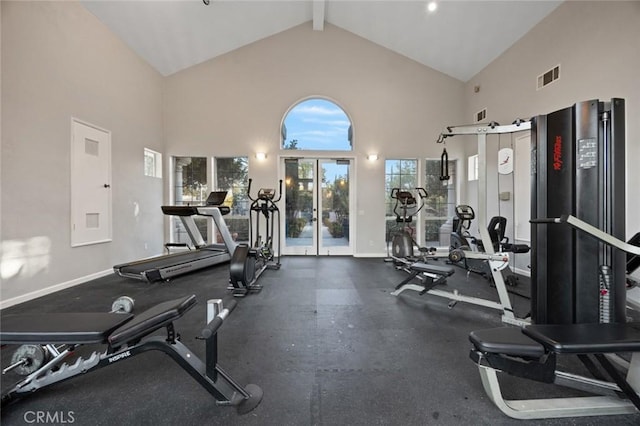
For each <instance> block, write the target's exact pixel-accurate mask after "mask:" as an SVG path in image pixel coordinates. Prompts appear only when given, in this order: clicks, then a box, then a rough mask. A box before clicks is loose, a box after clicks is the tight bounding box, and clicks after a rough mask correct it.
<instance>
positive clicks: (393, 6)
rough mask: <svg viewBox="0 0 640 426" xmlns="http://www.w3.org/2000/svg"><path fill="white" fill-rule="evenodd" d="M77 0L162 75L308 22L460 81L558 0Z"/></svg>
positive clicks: (527, 27)
mask: <svg viewBox="0 0 640 426" xmlns="http://www.w3.org/2000/svg"><path fill="white" fill-rule="evenodd" d="M427 3H428V2H427V1H417V0H412V1H402V0H279V1H274V0H253V1H252V0H209V5H206V4H205V3H204V2H203V0H168V1H167V0H140V1H130V0H129V1H115V0H110V1H106V0H102V1H101V0H85V1H82V4H83V5H84V6H85V7H86V8H87V9H88V10H89V11H91V12H92V13H93V14H94V15H95V16H96V17H97V18H98V19H99V20H100V21H102V22H103V23H104V24H105V25H106V26H107V27H108V28H109V29H110V30H111V31H113V32H114V33H115V34H116V35H117V36H119V37H120V38H121V39H122V40H123V41H124V42H125V43H126V44H127V45H129V46H130V47H131V48H132V49H133V50H134V51H135V52H137V53H138V54H139V55H140V56H141V57H142V58H144V59H145V60H146V61H148V62H149V64H151V65H152V66H153V67H154V68H155V69H157V70H158V72H160V73H161V74H162V75H165V76H166V75H170V74H173V73H175V72H178V71H180V70H183V69H186V68H189V67H191V66H193V65H196V64H198V63H201V62H204V61H207V60H209V59H212V58H215V57H217V56H219V55H222V54H224V53H227V52H230V51H232V50H235V49H238V48H240V47H242V46H244V45H247V44H249V43H253V42H255V41H258V40H260V39H263V38H265V37H269V36H271V35H273V34H277V33H279V32H282V31H285V30H287V29H289V28H292V27H294V26H297V25H300V24H302V23H305V22H309V21H312V22H313V25H310V26H309V31H322V30H323V29H324V25H325V23H326V22H327V23H330V24H332V25H335V26H337V27H340V28H342V29H344V30H347V31H349V32H352V33H354V34H357V35H359V36H361V37H364V38H366V39H368V40H370V41H372V42H374V43H377V44H379V45H381V46H384V47H386V48H388V49H391V50H393V51H395V52H397V53H399V54H401V55H404V56H406V57H409V58H411V59H413V60H415V61H417V62H420V63H422V64H424V65H426V66H428V67H431V68H433V69H436V70H438V71H440V72H443V73H445V74H447V75H449V76H451V77H454V78H456V79H458V80H461V81H464V82H466V81H468V80H469V79H471V78H472V77H473V76H474V75H475V74H476V73H478V72H479V71H481V70H482V69H483V68H484V67H485V66H487V65H488V64H489V63H490V62H491V61H493V60H494V59H495V58H497V57H498V56H500V55H501V54H502V53H503V52H504V51H505V50H507V49H508V48H509V47H511V46H512V45H513V44H514V43H515V42H516V41H517V40H518V39H520V38H521V37H522V36H523V35H524V34H526V33H527V32H528V31H529V30H530V29H531V28H532V27H533V26H535V25H536V24H537V23H538V22H540V21H541V20H542V19H543V18H544V17H545V16H547V15H548V14H549V13H551V12H552V11H553V10H554V9H555V8H556V7H558V5H559V4H560V3H561V1H546V0H534V1H526V0H523V1H481V0H475V1H457V0H439V1H437V3H438V7H437V9H436V11H435V12H429V11H427Z"/></svg>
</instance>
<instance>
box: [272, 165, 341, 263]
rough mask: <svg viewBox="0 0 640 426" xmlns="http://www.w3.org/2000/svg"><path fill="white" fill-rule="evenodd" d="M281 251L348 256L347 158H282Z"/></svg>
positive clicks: (286, 252)
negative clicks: (283, 175) (282, 218)
mask: <svg viewBox="0 0 640 426" xmlns="http://www.w3.org/2000/svg"><path fill="white" fill-rule="evenodd" d="M284 169H285V178H284V183H285V193H284V204H285V212H284V228H283V229H284V238H283V241H282V242H283V247H282V252H283V254H301V255H323V256H325V255H326V256H332V255H352V254H353V244H352V238H351V235H350V233H351V230H352V229H353V226H352V224H351V223H350V220H352V215H351V214H350V210H351V205H352V204H353V203H352V202H351V194H352V191H351V179H350V177H351V175H352V172H351V161H350V160H344V159H317V158H291V159H289V158H287V159H285V160H284Z"/></svg>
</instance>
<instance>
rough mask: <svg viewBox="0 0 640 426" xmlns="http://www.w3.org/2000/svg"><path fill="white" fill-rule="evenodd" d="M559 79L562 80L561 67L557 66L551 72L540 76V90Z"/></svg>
mask: <svg viewBox="0 0 640 426" xmlns="http://www.w3.org/2000/svg"><path fill="white" fill-rule="evenodd" d="M559 78H560V65H556V66H555V67H553V68H552V69H550V70H549V71H547V72H545V73H544V74H541V75H539V76H538V85H537V87H538V90H540V89H542V88H543V87H545V86H547V85H549V84H551V83H553V82H554V81H556V80H557V79H559Z"/></svg>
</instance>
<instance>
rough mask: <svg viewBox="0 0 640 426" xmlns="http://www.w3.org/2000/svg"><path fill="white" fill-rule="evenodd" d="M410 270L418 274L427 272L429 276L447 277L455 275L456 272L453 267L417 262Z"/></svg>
mask: <svg viewBox="0 0 640 426" xmlns="http://www.w3.org/2000/svg"><path fill="white" fill-rule="evenodd" d="M409 268H410V269H412V270H413V271H417V272H426V273H428V274H436V275H444V276H446V277H448V276H450V275H453V273H454V272H455V270H454V269H453V268H452V267H451V266H440V265H433V264H430V263H424V262H416V263H413V264H411V266H409Z"/></svg>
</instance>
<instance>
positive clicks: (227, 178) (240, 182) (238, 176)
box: [215, 157, 250, 241]
mask: <svg viewBox="0 0 640 426" xmlns="http://www.w3.org/2000/svg"><path fill="white" fill-rule="evenodd" d="M248 164H249V161H248V158H247V157H230V158H216V159H215V174H216V176H215V181H216V188H217V190H219V191H228V192H227V198H226V200H225V203H224V204H225V205H227V206H229V207H230V208H231V213H230V214H229V215H227V216H225V217H224V220H225V223H226V224H227V226H228V227H229V231H230V232H231V235H233V236H234V238H235V239H236V240H238V241H248V240H249V204H250V201H249V199H248V198H247V186H248V184H249V166H248Z"/></svg>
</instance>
